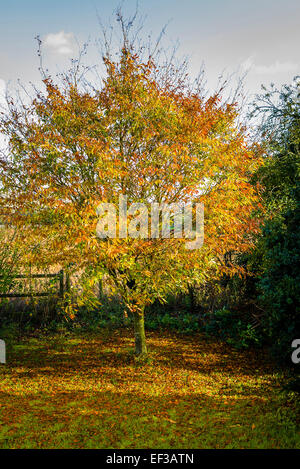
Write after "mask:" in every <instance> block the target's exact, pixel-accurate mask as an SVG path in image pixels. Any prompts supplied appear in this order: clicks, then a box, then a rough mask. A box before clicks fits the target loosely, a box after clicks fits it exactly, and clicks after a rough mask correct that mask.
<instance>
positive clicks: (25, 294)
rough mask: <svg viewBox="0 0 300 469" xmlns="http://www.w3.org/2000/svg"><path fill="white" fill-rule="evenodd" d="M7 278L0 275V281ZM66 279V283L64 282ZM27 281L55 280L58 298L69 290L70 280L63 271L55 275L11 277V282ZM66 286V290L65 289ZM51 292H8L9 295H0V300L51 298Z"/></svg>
mask: <svg viewBox="0 0 300 469" xmlns="http://www.w3.org/2000/svg"><path fill="white" fill-rule="evenodd" d="M7 277H8V278H9V275H8V276H5V275H0V280H1V279H3V278H7ZM65 278H66V281H65ZM22 279H24V280H27V279H28V280H29V281H30V282H31V280H32V279H56V280H57V283H58V289H57V290H58V294H59V296H60V297H63V296H64V292H65V291H66V290H67V289H68V288H69V284H70V279H69V275H68V274H66V276H65V273H64V270H60V271H59V272H57V273H55V274H29V275H26V274H18V275H12V276H11V280H12V281H14V280H22ZM65 285H66V288H65ZM53 293H54V292H53V291H49V290H48V291H32V290H30V291H27V292H22V293H19V292H9V293H0V298H29V297H38V296H44V297H45V296H51V295H53Z"/></svg>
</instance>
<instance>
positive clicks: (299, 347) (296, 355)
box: [291, 339, 300, 365]
mask: <svg viewBox="0 0 300 469" xmlns="http://www.w3.org/2000/svg"><path fill="white" fill-rule="evenodd" d="M292 348H294V349H295V350H294V351H293V353H292V356H291V358H292V362H293V363H294V364H295V365H298V363H300V339H295V340H293V342H292Z"/></svg>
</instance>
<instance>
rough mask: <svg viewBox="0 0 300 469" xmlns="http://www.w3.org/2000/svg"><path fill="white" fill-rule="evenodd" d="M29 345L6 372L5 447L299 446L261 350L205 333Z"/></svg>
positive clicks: (277, 377) (1, 379) (53, 339)
mask: <svg viewBox="0 0 300 469" xmlns="http://www.w3.org/2000/svg"><path fill="white" fill-rule="evenodd" d="M148 344H149V349H150V358H149V360H148V361H147V362H146V363H145V364H144V365H142V364H140V363H137V362H136V361H135V360H134V356H133V355H132V353H130V351H131V348H132V347H133V340H132V337H131V333H130V332H128V331H117V332H111V333H110V332H108V331H106V332H105V333H101V334H97V335H96V334H93V335H89V336H87V337H85V336H83V335H80V334H78V333H77V334H64V335H63V334H60V335H53V336H50V337H49V336H40V337H36V338H27V339H24V340H22V342H19V343H18V344H14V345H13V346H12V345H11V346H10V347H8V363H7V364H6V365H1V366H0V448H114V449H121V448H153V449H154V448H160V449H163V448H170V449H171V448H177V449H178V448H188V449H192V448H300V435H299V427H297V417H296V412H297V407H296V402H295V401H296V400H295V398H293V396H292V395H289V396H287V395H286V394H283V393H281V384H282V381H283V379H284V376H283V375H282V374H280V373H278V372H275V369H274V365H273V364H272V363H271V362H270V361H269V360H268V359H267V358H266V355H264V354H263V352H262V351H259V352H255V351H246V352H244V351H243V352H241V351H237V350H234V349H233V348H230V347H229V346H228V345H225V344H224V343H221V342H214V341H212V340H211V339H207V338H206V337H205V336H203V335H199V334H197V335H193V336H176V335H174V334H172V335H171V334H169V335H168V334H164V335H159V334H157V333H151V334H148Z"/></svg>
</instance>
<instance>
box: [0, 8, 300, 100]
mask: <svg viewBox="0 0 300 469" xmlns="http://www.w3.org/2000/svg"><path fill="white" fill-rule="evenodd" d="M119 4H120V2H119V1H114V0H51V1H47V2H46V1H40V0H26V1H24V0H0V103H1V100H2V102H3V98H1V95H3V93H4V91H5V89H6V87H9V88H13V87H14V86H15V84H16V82H17V80H18V79H19V80H20V81H21V82H22V83H23V84H25V85H26V84H27V83H28V82H30V81H32V82H33V83H35V84H38V83H39V82H40V80H41V77H40V74H39V71H38V66H39V59H38V56H37V43H36V40H35V37H36V36H37V35H40V37H41V39H42V40H43V61H44V66H46V67H49V69H50V70H51V71H58V70H64V69H66V68H67V67H68V65H69V64H70V59H71V58H72V57H76V56H77V54H78V47H79V45H80V44H83V43H84V42H85V41H86V40H87V39H90V41H91V47H90V52H89V55H88V57H87V61H88V62H89V63H90V64H96V63H98V62H99V59H100V57H99V55H98V53H97V50H96V48H95V47H93V44H94V42H95V40H96V39H97V37H99V34H100V27H99V21H98V19H97V12H98V15H99V16H100V18H101V21H102V23H103V24H104V25H105V24H107V23H108V21H109V18H111V16H112V13H113V10H114V9H115V8H116V7H117V6H118V5H119ZM135 6H136V1H135V0H134V1H133V0H124V1H123V11H124V12H125V14H127V13H128V14H131V13H133V12H134V10H135ZM139 11H140V13H141V14H142V15H143V16H144V17H145V25H144V31H145V33H144V34H145V36H146V34H148V33H149V32H150V33H152V34H153V37H156V36H157V35H158V34H159V32H160V31H161V29H162V27H163V26H164V25H166V24H167V23H168V27H167V31H166V37H165V41H166V44H171V43H175V42H176V41H177V40H178V41H179V43H180V48H179V51H178V53H179V55H188V56H189V57H190V73H191V75H196V74H197V73H198V71H199V69H200V67H201V64H202V63H204V65H205V71H206V79H207V84H208V87H209V88H210V87H211V88H212V89H213V88H214V87H215V86H216V84H217V79H218V77H219V75H220V74H221V73H225V74H230V73H232V72H238V73H239V74H242V73H243V72H245V71H247V77H246V79H245V91H246V93H247V94H248V95H250V96H252V95H253V94H254V93H257V92H259V90H260V86H261V84H265V85H268V84H270V83H271V82H274V83H275V84H276V85H278V86H280V85H281V84H283V83H289V82H291V81H292V78H293V77H294V76H295V75H297V74H300V58H299V50H300V48H299V45H300V28H299V20H300V1H299V0H209V1H208V0H184V1H182V0H180V1H179V0H173V1H171V0H140V1H139Z"/></svg>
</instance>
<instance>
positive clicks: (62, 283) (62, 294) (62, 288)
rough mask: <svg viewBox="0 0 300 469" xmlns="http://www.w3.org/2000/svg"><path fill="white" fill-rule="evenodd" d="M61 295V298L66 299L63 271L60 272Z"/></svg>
mask: <svg viewBox="0 0 300 469" xmlns="http://www.w3.org/2000/svg"><path fill="white" fill-rule="evenodd" d="M59 295H60V297H61V298H63V297H64V271H63V269H61V270H60V272H59Z"/></svg>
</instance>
